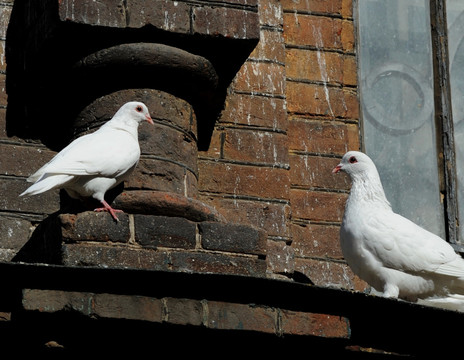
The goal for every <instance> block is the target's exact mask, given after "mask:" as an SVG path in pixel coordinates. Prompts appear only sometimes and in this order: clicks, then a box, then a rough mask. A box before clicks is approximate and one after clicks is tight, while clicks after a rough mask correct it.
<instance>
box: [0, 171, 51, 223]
mask: <svg viewBox="0 0 464 360" xmlns="http://www.w3.org/2000/svg"><path fill="white" fill-rule="evenodd" d="M30 185H31V184H30V183H28V182H26V180H24V179H20V178H16V177H11V178H3V179H0V193H1V194H3V196H1V197H0V210H6V211H14V212H29V213H37V214H51V213H53V212H55V211H58V210H59V208H60V199H59V191H58V190H53V191H49V192H46V193H43V194H39V195H35V196H24V197H19V194H21V193H22V192H23V191H24V190H26V189H27V188H28V187H29V186H30Z"/></svg>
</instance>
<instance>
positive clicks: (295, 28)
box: [284, 13, 343, 50]
mask: <svg viewBox="0 0 464 360" xmlns="http://www.w3.org/2000/svg"><path fill="white" fill-rule="evenodd" d="M342 29H343V27H342V20H341V19H337V18H331V17H325V16H314V15H306V14H298V13H297V14H294V13H284V37H285V43H286V44H287V45H298V46H302V45H306V46H312V47H317V48H318V49H339V50H341V49H342V48H343V45H342V35H341V34H342Z"/></svg>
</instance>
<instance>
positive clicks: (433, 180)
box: [358, 0, 445, 237]
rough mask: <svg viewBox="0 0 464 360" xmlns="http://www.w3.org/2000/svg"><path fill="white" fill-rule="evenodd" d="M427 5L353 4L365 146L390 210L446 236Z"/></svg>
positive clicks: (413, 1)
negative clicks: (435, 126)
mask: <svg viewBox="0 0 464 360" xmlns="http://www.w3.org/2000/svg"><path fill="white" fill-rule="evenodd" d="M428 4H429V1H424V0H389V1H385V0H359V1H358V6H359V14H358V30H359V55H360V57H359V61H360V64H359V65H360V78H361V79H360V80H361V81H360V90H361V104H362V116H363V136H364V138H363V141H364V145H365V150H366V153H367V154H368V155H369V156H371V158H372V159H373V160H374V162H375V163H376V165H377V168H378V169H379V173H380V176H381V178H382V182H383V185H384V188H385V192H386V195H387V197H388V199H389V200H390V202H391V203H392V206H393V210H394V211H395V212H398V213H400V214H402V215H403V216H405V217H407V218H409V219H411V220H412V221H414V222H416V223H417V224H419V225H421V226H422V227H424V228H426V229H428V230H430V231H432V232H434V233H435V234H437V235H439V236H442V237H444V236H445V229H444V212H443V203H442V201H441V199H440V192H439V180H438V179H439V178H438V162H437V149H436V141H435V128H434V108H433V104H434V101H433V90H432V88H433V75H432V74H433V73H432V57H431V35H430V33H431V31H430V16H429V7H428Z"/></svg>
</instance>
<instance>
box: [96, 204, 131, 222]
mask: <svg viewBox="0 0 464 360" xmlns="http://www.w3.org/2000/svg"><path fill="white" fill-rule="evenodd" d="M102 204H103V206H104V207H102V208H96V209H94V211H97V212H101V211H107V212H109V213H110V214H111V216H112V217H113V219H114V220H115V221H118V222H119V219H118V217H117V215H116V213H123V212H124V211H122V210H118V209H113V208H112V207H111V206H110V205H108V203H107V202H106V201H105V200H103V201H102Z"/></svg>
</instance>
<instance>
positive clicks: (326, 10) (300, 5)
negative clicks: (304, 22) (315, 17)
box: [282, 0, 344, 15]
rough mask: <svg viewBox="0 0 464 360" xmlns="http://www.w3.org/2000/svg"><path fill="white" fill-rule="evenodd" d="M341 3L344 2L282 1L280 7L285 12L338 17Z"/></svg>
mask: <svg viewBox="0 0 464 360" xmlns="http://www.w3.org/2000/svg"><path fill="white" fill-rule="evenodd" d="M343 2H344V0H308V1H306V0H282V7H283V8H284V9H285V10H297V11H310V12H314V13H323V14H331V15H340V14H341V12H342V3H343Z"/></svg>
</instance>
